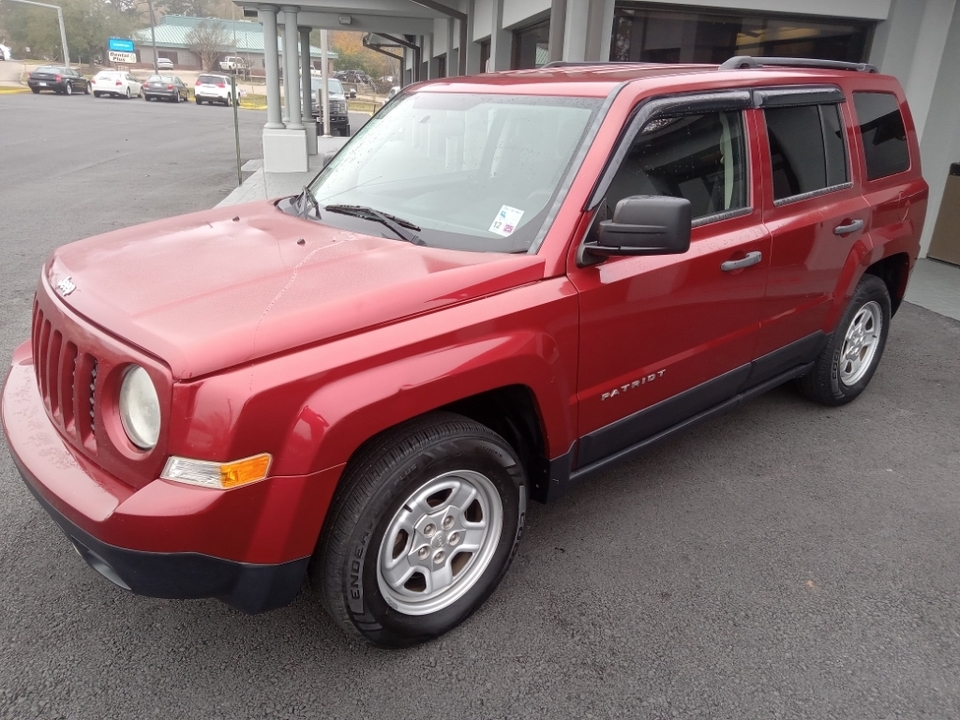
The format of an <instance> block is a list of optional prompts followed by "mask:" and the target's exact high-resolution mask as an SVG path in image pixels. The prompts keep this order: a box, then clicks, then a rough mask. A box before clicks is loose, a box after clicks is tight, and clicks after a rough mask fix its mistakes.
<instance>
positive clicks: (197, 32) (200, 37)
mask: <svg viewBox="0 0 960 720" xmlns="http://www.w3.org/2000/svg"><path fill="white" fill-rule="evenodd" d="M187 45H189V47H190V49H191V50H192V51H193V52H194V54H195V55H196V56H197V57H198V58H200V67H201V68H203V69H204V70H213V65H214V63H215V62H217V60H218V59H219V58H220V55H221V54H222V53H223V52H225V51H226V50H228V49H229V47H230V36H229V34H228V33H227V26H226V25H224V24H223V23H222V22H217V21H213V22H208V21H206V20H204V21H203V22H202V23H200V24H199V25H197V26H196V27H194V28H191V30H190V32H188V33H187Z"/></svg>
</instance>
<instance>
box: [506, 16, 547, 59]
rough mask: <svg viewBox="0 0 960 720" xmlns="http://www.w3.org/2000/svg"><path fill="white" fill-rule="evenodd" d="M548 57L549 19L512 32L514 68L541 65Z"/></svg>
mask: <svg viewBox="0 0 960 720" xmlns="http://www.w3.org/2000/svg"><path fill="white" fill-rule="evenodd" d="M549 57H550V21H549V20H548V21H547V22H542V23H539V24H537V25H533V26H531V27H528V28H524V29H523V30H517V31H516V32H515V33H514V34H513V63H512V69H514V70H531V69H533V68H538V67H543V66H544V65H546V64H547V62H548V60H549Z"/></svg>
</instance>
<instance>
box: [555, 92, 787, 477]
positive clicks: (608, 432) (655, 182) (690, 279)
mask: <svg viewBox="0 0 960 720" xmlns="http://www.w3.org/2000/svg"><path fill="white" fill-rule="evenodd" d="M722 97H723V96H722V95H720V96H714V97H711V98H709V99H704V105H703V109H702V110H700V111H698V110H697V107H699V106H697V105H693V106H692V105H690V104H689V102H688V103H687V104H685V105H684V106H683V110H682V114H679V110H678V111H677V112H678V114H676V115H672V114H671V109H670V108H671V106H670V105H669V104H667V105H665V106H661V109H660V110H658V111H651V112H647V113H644V112H643V111H641V112H640V113H639V114H638V116H637V118H636V120H635V121H634V124H635V126H636V127H634V128H631V132H628V133H627V134H626V136H625V139H624V140H623V145H622V146H621V147H620V148H619V149H618V151H617V152H616V153H615V155H614V157H615V158H620V157H622V160H621V161H620V164H619V169H618V170H617V171H616V172H615V174H613V176H612V179H611V180H610V181H609V183H607V187H605V188H604V187H601V188H599V189H598V191H597V193H596V195H595V198H594V202H595V203H597V209H596V213H595V217H594V224H596V222H597V221H598V220H599V219H603V217H604V216H608V217H609V216H610V215H611V214H612V213H613V212H614V210H615V208H616V203H617V202H618V201H619V200H620V199H622V198H624V197H629V196H633V195H670V196H675V197H683V198H686V199H688V200H689V201H690V203H691V209H692V215H693V218H694V229H693V233H692V238H691V243H690V250H689V251H688V252H687V253H685V254H682V255H661V256H648V257H612V258H608V259H606V260H605V261H603V262H602V263H599V264H596V265H589V266H586V267H576V268H573V269H571V271H570V277H571V279H572V281H573V283H574V284H575V286H576V287H577V288H578V290H579V297H580V331H581V334H580V365H579V380H578V399H579V407H580V413H579V417H580V428H579V430H580V432H579V434H580V436H581V441H580V446H579V453H578V458H577V460H576V466H577V467H580V468H582V467H586V466H588V465H590V464H592V463H594V462H597V461H598V460H601V459H602V458H604V457H607V456H609V455H611V454H613V453H616V452H618V451H619V450H623V449H625V448H629V447H630V446H631V445H634V444H636V443H637V442H640V441H642V440H644V439H645V438H648V437H650V436H653V435H655V434H657V433H659V432H660V431H662V430H664V429H666V428H668V427H670V426H672V425H674V424H676V423H677V422H680V421H681V420H683V419H685V418H687V417H689V416H691V415H694V414H696V413H698V412H700V411H702V410H704V409H706V408H708V407H711V406H713V405H716V404H717V403H719V402H722V401H723V400H726V399H728V398H729V397H731V396H733V395H734V394H736V392H737V391H738V390H739V389H740V388H741V387H742V385H743V383H744V381H745V380H746V377H747V375H748V373H749V364H750V361H751V360H752V359H753V358H754V352H755V346H756V341H757V332H758V327H759V319H760V310H761V302H762V300H763V296H764V291H765V287H766V281H767V271H768V268H769V253H770V238H769V236H768V234H767V232H766V230H765V229H764V227H763V224H762V222H761V217H760V210H759V207H758V203H757V202H756V201H755V198H754V191H753V190H752V186H753V185H754V184H755V183H753V182H751V180H752V178H751V175H752V173H751V171H750V163H749V159H750V157H755V156H756V153H757V148H756V147H755V142H754V141H752V140H751V138H754V137H755V132H749V131H748V126H749V125H750V124H751V123H754V122H756V119H755V118H754V117H753V114H752V113H751V112H749V111H747V110H746V109H745V108H746V105H747V102H745V101H744V100H743V98H742V97H741V94H737V95H735V96H732V97H731V102H730V107H729V109H723V105H724V103H723V102H722V101H720V98H722ZM718 108H720V109H718ZM587 239H588V240H590V239H591V238H590V237H589V235H588V238H587ZM654 406H656V407H654Z"/></svg>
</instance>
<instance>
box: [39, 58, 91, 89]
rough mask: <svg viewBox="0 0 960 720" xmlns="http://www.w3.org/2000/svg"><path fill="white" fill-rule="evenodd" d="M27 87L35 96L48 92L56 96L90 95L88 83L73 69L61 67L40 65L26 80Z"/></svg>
mask: <svg viewBox="0 0 960 720" xmlns="http://www.w3.org/2000/svg"><path fill="white" fill-rule="evenodd" d="M27 85H29V86H30V89H31V90H33V93H34V94H35V95H36V94H37V93H39V92H40V91H41V90H50V91H52V92H55V93H57V94H58V95H73V94H74V93H83V94H84V95H89V94H90V81H89V80H87V79H86V78H85V77H84V76H83V75H81V74H80V73H78V72H77V71H76V70H74V69H73V68H68V67H63V66H61V65H41V66H40V67H38V68H37V69H36V70H34V71H33V72H32V73H30V77H28V78H27Z"/></svg>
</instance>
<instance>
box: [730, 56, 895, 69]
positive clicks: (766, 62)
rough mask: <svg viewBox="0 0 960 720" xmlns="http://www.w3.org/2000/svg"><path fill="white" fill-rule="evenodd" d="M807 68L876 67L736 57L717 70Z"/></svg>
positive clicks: (873, 67)
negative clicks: (772, 67) (771, 67)
mask: <svg viewBox="0 0 960 720" xmlns="http://www.w3.org/2000/svg"><path fill="white" fill-rule="evenodd" d="M770 66H776V67H807V68H823V69H824V70H851V71H853V72H866V73H875V72H878V71H877V66H876V65H870V64H868V63H852V62H841V61H840V60H816V59H813V58H787V57H753V56H751V55H737V56H736V57H732V58H730V59H729V60H727V61H726V62H725V63H723V64H722V65H721V66H720V67H719V68H717V69H718V70H747V69H756V68H762V67H770Z"/></svg>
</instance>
